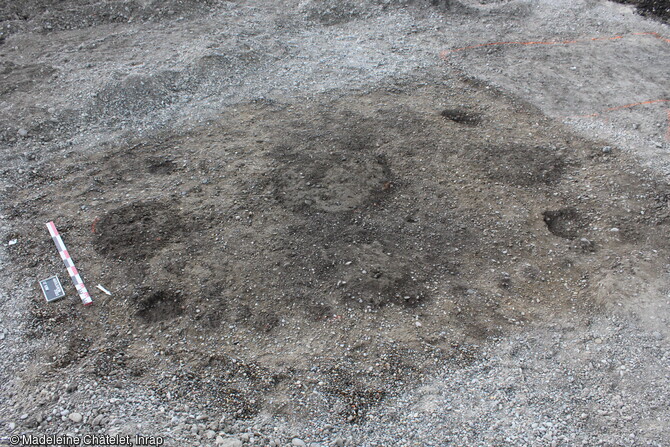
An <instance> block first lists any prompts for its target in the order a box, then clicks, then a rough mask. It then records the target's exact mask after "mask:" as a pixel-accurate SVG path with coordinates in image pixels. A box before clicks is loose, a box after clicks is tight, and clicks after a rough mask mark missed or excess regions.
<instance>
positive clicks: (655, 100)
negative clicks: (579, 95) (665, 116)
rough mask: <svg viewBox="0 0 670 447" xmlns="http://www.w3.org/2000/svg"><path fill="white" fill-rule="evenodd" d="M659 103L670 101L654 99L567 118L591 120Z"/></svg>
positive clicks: (668, 100) (669, 100)
mask: <svg viewBox="0 0 670 447" xmlns="http://www.w3.org/2000/svg"><path fill="white" fill-rule="evenodd" d="M659 102H670V99H652V100H650V101H642V102H635V103H632V104H625V105H623V106H617V107H610V108H609V109H605V110H603V111H602V112H596V113H589V114H587V115H572V116H566V117H565V118H591V117H596V116H600V115H602V114H603V113H607V112H615V111H617V110H623V109H630V108H631V107H637V106H642V105H646V104H656V103H659Z"/></svg>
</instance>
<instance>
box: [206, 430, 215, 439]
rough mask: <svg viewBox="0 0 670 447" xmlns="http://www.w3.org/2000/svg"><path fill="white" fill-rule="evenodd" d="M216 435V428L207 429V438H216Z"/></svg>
mask: <svg viewBox="0 0 670 447" xmlns="http://www.w3.org/2000/svg"><path fill="white" fill-rule="evenodd" d="M215 436H216V432H215V431H214V430H207V431H206V432H205V438H207V439H214V437H215Z"/></svg>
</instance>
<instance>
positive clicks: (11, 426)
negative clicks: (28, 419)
mask: <svg viewBox="0 0 670 447" xmlns="http://www.w3.org/2000/svg"><path fill="white" fill-rule="evenodd" d="M7 428H8V429H9V431H12V430H14V429H15V428H16V424H15V423H14V422H10V423H9V424H7Z"/></svg>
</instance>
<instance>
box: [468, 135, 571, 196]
mask: <svg viewBox="0 0 670 447" xmlns="http://www.w3.org/2000/svg"><path fill="white" fill-rule="evenodd" d="M470 156H471V157H472V158H473V159H474V160H475V163H476V164H477V165H478V166H480V167H481V168H482V169H483V170H484V172H485V173H486V175H487V176H488V177H489V178H491V179H492V180H499V181H504V182H506V183H510V184H513V185H519V186H532V185H539V184H545V185H550V184H553V183H556V182H558V181H560V180H561V177H562V176H563V173H564V172H565V171H566V169H567V167H568V165H569V164H570V156H569V155H568V154H566V153H565V151H561V150H559V149H557V148H555V147H538V146H525V145H500V146H492V147H485V148H483V149H475V150H474V153H473V154H470Z"/></svg>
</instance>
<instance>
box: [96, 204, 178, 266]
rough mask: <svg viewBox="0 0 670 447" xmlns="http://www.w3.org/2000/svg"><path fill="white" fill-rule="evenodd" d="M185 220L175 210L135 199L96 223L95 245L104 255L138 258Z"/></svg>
mask: <svg viewBox="0 0 670 447" xmlns="http://www.w3.org/2000/svg"><path fill="white" fill-rule="evenodd" d="M184 230H185V228H184V223H183V222H181V219H180V216H179V215H178V213H177V212H176V211H175V209H173V208H170V207H169V206H167V205H166V204H163V203H160V202H153V201H152V202H138V203H131V204H129V205H125V206H122V207H120V208H117V209H114V210H112V211H110V212H109V213H107V214H106V215H104V216H103V217H102V218H101V219H100V220H99V221H98V222H97V223H96V226H95V232H96V238H95V247H96V249H97V250H98V252H99V253H101V254H103V255H104V256H107V257H110V258H114V259H122V260H125V261H141V260H146V259H148V258H151V257H153V256H155V255H156V252H157V251H158V250H160V249H161V248H162V247H164V246H165V245H166V244H168V243H169V242H170V240H171V239H172V238H174V237H175V236H177V235H178V234H182V233H183V231H184Z"/></svg>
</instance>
